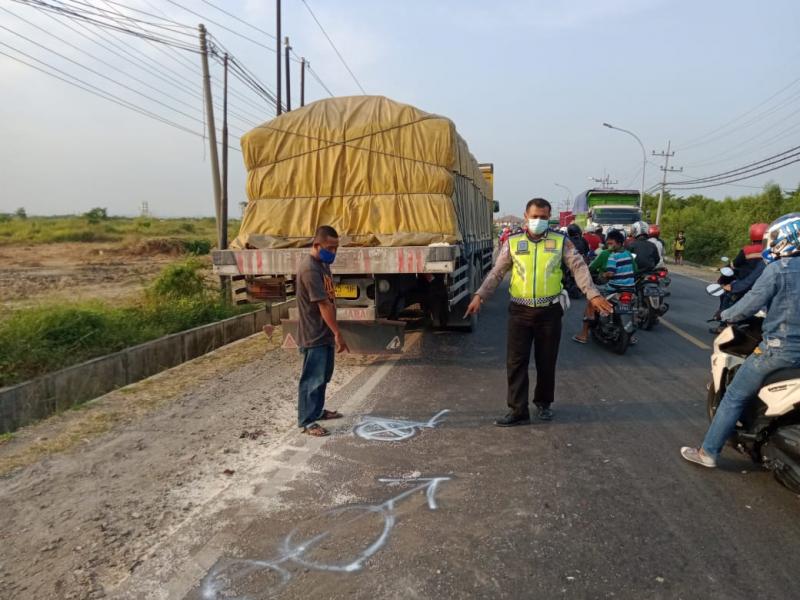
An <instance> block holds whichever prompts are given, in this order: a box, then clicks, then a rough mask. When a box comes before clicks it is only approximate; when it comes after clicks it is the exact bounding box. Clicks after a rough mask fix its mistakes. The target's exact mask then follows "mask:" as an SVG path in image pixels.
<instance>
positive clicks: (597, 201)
mask: <svg viewBox="0 0 800 600" xmlns="http://www.w3.org/2000/svg"><path fill="white" fill-rule="evenodd" d="M640 199H641V195H640V194H639V191H638V190H611V189H590V190H586V191H585V192H583V193H581V194H580V195H578V197H577V198H575V204H574V206H573V209H572V212H573V213H574V215H575V222H576V223H577V224H578V225H580V226H581V227H582V228H583V229H584V230H586V229H594V228H595V227H597V226H598V225H601V226H602V227H603V229H605V230H608V229H619V230H624V231H625V232H630V226H631V225H632V224H633V223H635V222H636V221H641V220H642V209H641V207H640Z"/></svg>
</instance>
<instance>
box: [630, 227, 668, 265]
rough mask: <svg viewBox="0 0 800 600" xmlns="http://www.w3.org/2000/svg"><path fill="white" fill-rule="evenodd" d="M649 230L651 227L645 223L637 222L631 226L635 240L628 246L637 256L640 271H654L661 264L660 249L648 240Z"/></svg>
mask: <svg viewBox="0 0 800 600" xmlns="http://www.w3.org/2000/svg"><path fill="white" fill-rule="evenodd" d="M648 229H649V225H648V224H647V223H645V222H644V221H636V223H634V224H633V225H631V237H632V238H633V240H632V241H631V242H630V244H629V245H628V250H630V251H631V253H632V254H635V255H636V267H637V268H638V270H639V271H652V270H653V269H655V268H656V266H657V265H658V263H659V262H661V255H660V254H659V253H658V248H656V246H655V244H651V243H650V242H649V241H648V239H647V238H648V235H647V231H648Z"/></svg>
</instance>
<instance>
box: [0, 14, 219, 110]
mask: <svg viewBox="0 0 800 600" xmlns="http://www.w3.org/2000/svg"><path fill="white" fill-rule="evenodd" d="M0 29H5V30H6V31H8V32H9V33H12V34H13V35H16V36H17V37H20V38H22V39H23V40H26V41H28V42H30V43H31V44H33V45H35V46H38V47H39V48H42V49H44V50H47V51H48V52H51V53H53V54H55V55H56V56H58V57H60V58H62V59H64V60H66V61H68V62H71V63H72V64H74V65H77V66H78V67H80V68H82V69H85V70H87V71H89V72H90V73H93V74H94V75H97V76H98V77H102V78H103V79H106V80H107V81H110V82H111V83H113V84H115V85H118V86H120V87H123V88H125V89H126V90H128V91H131V92H133V93H134V94H138V95H139V96H142V97H143V98H147V99H148V100H150V101H151V102H155V103H156V104H160V105H161V106H163V107H164V108H168V109H169V110H172V111H174V112H176V113H178V114H180V115H183V116H184V117H187V118H189V119H192V120H193V121H197V122H198V123H203V121H202V120H201V119H198V118H197V117H193V116H192V115H190V114H188V113H185V112H183V111H182V110H180V109H178V108H175V107H174V106H170V105H169V104H167V103H165V102H161V101H160V100H158V99H156V98H153V97H152V96H148V95H147V94H145V93H143V92H140V91H139V90H137V89H135V88H132V87H131V86H129V85H127V84H124V83H121V82H119V81H117V80H116V79H113V78H111V77H109V76H107V75H103V74H102V73H101V72H100V71H96V70H95V69H92V68H91V67H87V66H86V65H84V64H81V63H79V62H78V61H76V60H72V59H71V58H69V57H68V56H65V55H64V54H61V53H60V52H57V51H56V50H53V49H52V48H48V47H47V46H45V45H44V44H40V43H39V42H37V41H35V40H32V39H31V38H29V37H27V36H24V35H22V34H21V33H18V32H16V31H13V30H12V29H9V28H8V27H6V26H5V25H0ZM0 44H2V45H3V46H6V47H7V48H11V49H12V50H16V51H17V52H20V54H22V52H21V51H19V50H17V49H16V48H14V47H13V46H9V45H8V44H6V43H4V42H1V41H0ZM26 56H27V55H26ZM29 58H32V57H29Z"/></svg>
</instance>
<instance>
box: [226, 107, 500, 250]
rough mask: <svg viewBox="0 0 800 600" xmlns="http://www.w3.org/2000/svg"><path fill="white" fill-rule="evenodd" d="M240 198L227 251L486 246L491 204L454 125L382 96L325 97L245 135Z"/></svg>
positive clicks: (475, 166)
mask: <svg viewBox="0 0 800 600" xmlns="http://www.w3.org/2000/svg"><path fill="white" fill-rule="evenodd" d="M242 152H243V155H244V162H245V167H246V168H247V195H248V198H249V202H248V205H247V209H246V210H245V214H244V218H243V220H242V226H241V229H240V230H239V235H238V237H237V238H236V239H235V240H234V241H233V243H232V244H231V247H233V248H248V247H249V248H291V247H300V246H305V245H308V244H309V243H310V240H311V237H312V236H313V234H314V230H315V229H316V228H317V226H319V225H331V226H333V227H335V228H336V229H337V231H338V232H339V234H340V236H342V238H343V242H344V243H345V244H346V245H351V246H419V245H428V244H432V243H437V242H447V243H455V242H457V241H459V240H462V239H467V240H485V239H491V235H492V232H491V214H492V213H491V211H492V205H491V201H490V200H489V199H488V198H487V195H488V188H487V184H486V181H485V179H484V177H483V175H482V174H481V172H480V169H479V167H478V163H477V162H476V161H475V158H474V157H473V156H472V155H471V154H470V152H469V149H468V148H467V144H466V143H465V142H464V140H463V139H462V138H461V137H460V136H459V135H458V133H456V130H455V126H454V125H453V123H452V121H450V120H449V119H447V118H445V117H441V116H438V115H432V114H429V113H426V112H423V111H421V110H419V109H417V108H414V107H413V106H409V105H407V104H401V103H399V102H394V101H393V100H389V99H388V98H384V97H382V96H353V97H347V98H331V99H328V100H320V101H319V102H314V103H313V104H309V105H308V106H306V107H304V108H300V109H297V110H293V111H292V112H290V113H286V114H283V115H281V116H280V117H278V118H276V119H273V120H272V121H269V122H267V123H264V124H263V125H261V126H259V127H257V128H255V129H253V130H252V131H250V132H248V133H247V134H245V135H244V136H242Z"/></svg>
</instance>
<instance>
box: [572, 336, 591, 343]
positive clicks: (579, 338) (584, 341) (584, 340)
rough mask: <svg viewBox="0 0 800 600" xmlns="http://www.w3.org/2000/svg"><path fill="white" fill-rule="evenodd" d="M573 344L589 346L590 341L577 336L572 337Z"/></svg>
mask: <svg viewBox="0 0 800 600" xmlns="http://www.w3.org/2000/svg"><path fill="white" fill-rule="evenodd" d="M572 341H573V342H578V343H579V344H588V343H589V340H588V339H586V338H582V337H578V336H577V335H573V336H572Z"/></svg>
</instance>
